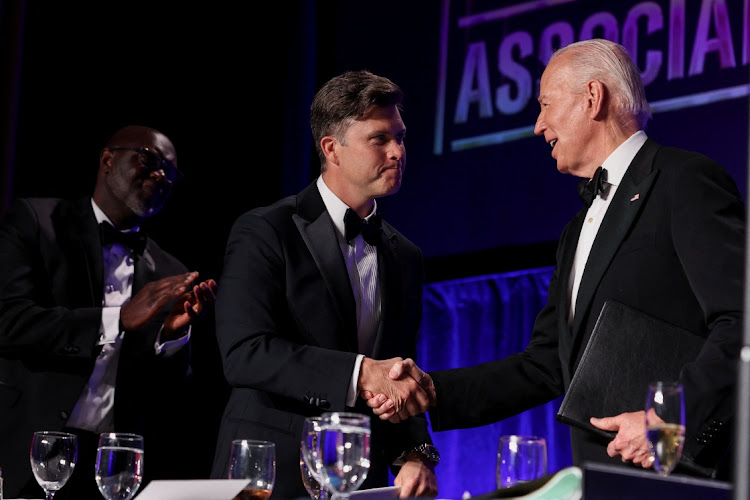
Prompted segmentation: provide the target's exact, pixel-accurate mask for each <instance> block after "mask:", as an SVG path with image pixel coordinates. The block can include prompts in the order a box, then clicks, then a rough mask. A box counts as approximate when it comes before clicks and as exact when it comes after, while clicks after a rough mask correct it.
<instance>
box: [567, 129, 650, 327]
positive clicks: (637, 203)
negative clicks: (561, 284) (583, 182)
mask: <svg viewBox="0 0 750 500" xmlns="http://www.w3.org/2000/svg"><path fill="white" fill-rule="evenodd" d="M659 147H660V146H659V145H658V144H656V143H655V142H653V141H650V140H647V141H646V143H645V144H644V145H643V147H642V148H641V150H640V151H639V152H638V154H637V155H636V156H635V158H633V161H632V162H631V164H630V166H629V167H628V170H627V172H626V173H625V175H624V176H623V178H622V181H621V182H620V185H619V186H618V187H617V192H616V193H615V196H614V198H613V199H612V202H611V203H610V206H609V208H608V209H607V213H606V215H605V216H604V219H603V220H602V224H601V226H600V227H599V231H598V232H597V234H596V238H595V239H594V243H593V245H592V246H591V252H590V253H589V258H588V261H587V262H586V268H585V271H584V273H583V276H582V277H581V284H580V286H579V289H578V297H577V299H576V314H575V318H574V320H573V334H574V335H577V334H578V333H579V329H580V327H581V324H582V321H583V318H584V317H585V316H587V315H588V313H589V311H588V309H589V307H590V305H591V300H592V298H593V296H594V293H595V292H596V288H597V286H598V285H599V282H600V281H601V279H602V276H603V275H604V273H605V272H606V271H607V268H608V267H609V264H610V263H611V262H612V259H613V258H614V256H615V253H616V252H617V249H618V248H619V247H620V244H621V243H622V241H623V239H624V238H625V236H626V235H627V233H628V230H629V229H630V228H631V226H632V225H633V223H634V222H635V221H636V219H637V218H638V214H639V213H640V212H641V207H643V205H644V204H645V203H646V200H647V198H648V195H649V193H650V191H651V187H652V186H653V184H654V181H655V180H656V178H657V176H658V171H656V170H653V161H654V156H655V154H656V151H657V150H658V149H659ZM596 314H598V312H596Z"/></svg>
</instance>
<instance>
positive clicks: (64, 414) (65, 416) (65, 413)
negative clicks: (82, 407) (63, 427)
mask: <svg viewBox="0 0 750 500" xmlns="http://www.w3.org/2000/svg"><path fill="white" fill-rule="evenodd" d="M69 416H70V415H68V412H67V411H65V410H63V411H61V412H60V418H61V419H62V420H68V417H69Z"/></svg>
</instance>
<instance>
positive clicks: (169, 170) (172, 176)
mask: <svg viewBox="0 0 750 500" xmlns="http://www.w3.org/2000/svg"><path fill="white" fill-rule="evenodd" d="M107 149H109V150H110V151H120V150H127V151H135V152H136V153H138V163H140V164H141V165H143V166H144V167H146V168H147V169H148V170H149V171H151V172H153V171H155V170H162V171H163V172H164V177H165V178H166V179H167V181H169V183H170V184H177V183H178V182H180V181H181V180H182V178H183V177H184V175H183V173H182V172H180V171H179V170H177V167H175V166H174V163H172V162H171V161H168V160H165V159H164V158H162V157H161V156H159V155H158V154H156V153H154V152H153V151H151V150H150V149H148V148H141V147H121V148H107Z"/></svg>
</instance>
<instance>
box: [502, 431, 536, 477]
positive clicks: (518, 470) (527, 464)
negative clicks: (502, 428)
mask: <svg viewBox="0 0 750 500" xmlns="http://www.w3.org/2000/svg"><path fill="white" fill-rule="evenodd" d="M546 474H547V441H546V440H545V439H544V438H543V437H539V436H524V435H515V434H510V435H506V436H500V441H499V444H498V448H497V476H496V477H497V487H498V488H509V487H511V486H513V485H515V484H518V483H525V482H527V481H532V480H534V479H539V478H541V477H544V476H545V475H546Z"/></svg>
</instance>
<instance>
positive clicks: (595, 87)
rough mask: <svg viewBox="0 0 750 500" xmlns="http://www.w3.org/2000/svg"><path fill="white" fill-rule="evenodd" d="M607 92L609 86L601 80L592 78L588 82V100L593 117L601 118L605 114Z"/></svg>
mask: <svg viewBox="0 0 750 500" xmlns="http://www.w3.org/2000/svg"><path fill="white" fill-rule="evenodd" d="M606 92H607V88H606V87H605V86H604V84H603V83H602V82H601V81H599V80H591V81H590V82H588V83H587V84H586V100H587V103H588V110H589V114H590V116H591V118H592V119H600V118H602V117H603V116H604V113H605V111H606V110H605V109H604V106H605V104H604V100H605V97H606Z"/></svg>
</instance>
